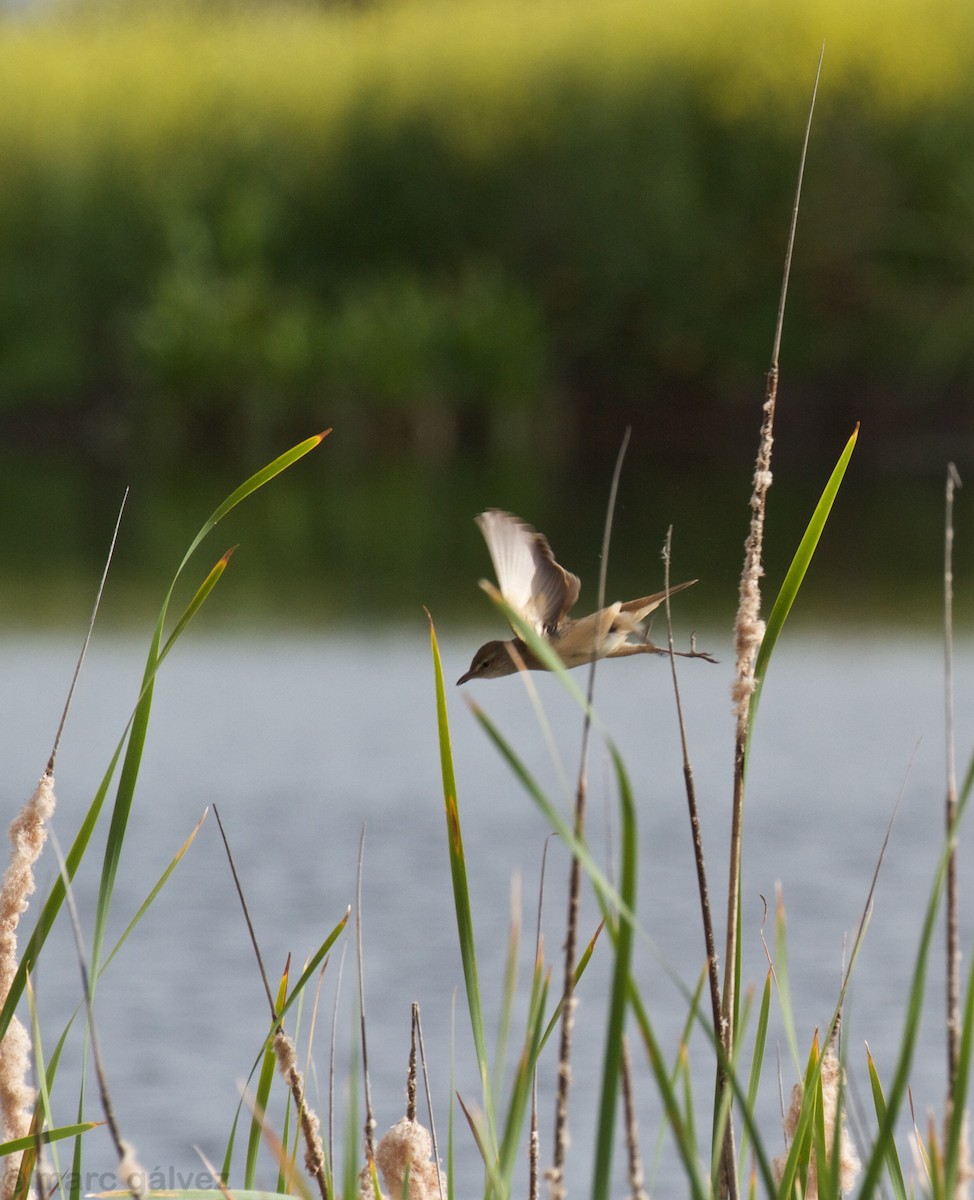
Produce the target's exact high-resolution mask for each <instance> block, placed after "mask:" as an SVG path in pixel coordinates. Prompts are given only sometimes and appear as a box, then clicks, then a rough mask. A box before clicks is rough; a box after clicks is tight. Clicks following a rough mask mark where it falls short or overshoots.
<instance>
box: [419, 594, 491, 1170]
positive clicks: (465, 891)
mask: <svg viewBox="0 0 974 1200" xmlns="http://www.w3.org/2000/svg"><path fill="white" fill-rule="evenodd" d="M427 615H428V614H427ZM430 646H431V649H432V654H433V673H434V677H435V682H436V725H437V731H438V733H439V743H440V771H441V775H442V779H443V805H444V808H445V811H446V827H447V829H446V832H447V846H448V850H449V856H450V874H451V876H452V879H453V907H454V912H455V914H456V919H457V934H458V936H459V940H460V961H461V963H462V966H463V979H464V985H465V990H466V993H467V1008H468V1010H469V1013H470V1029H471V1033H472V1035H473V1042H474V1052H475V1054H476V1056H477V1065H478V1068H479V1071H480V1085H481V1092H482V1095H483V1101H482V1102H483V1105H484V1112H485V1115H486V1118H487V1135H488V1137H489V1139H490V1146H489V1147H488V1153H489V1154H490V1155H491V1156H493V1157H494V1158H496V1154H497V1135H496V1132H495V1129H496V1127H495V1124H494V1105H493V1099H492V1096H491V1090H490V1061H489V1058H488V1055H487V1038H486V1035H485V1032H484V1016H483V1005H482V1003H481V997H480V982H479V979H478V975H477V951H476V947H475V945H474V932H473V913H472V911H471V907H470V889H469V888H468V886H467V863H466V857H465V855H464V852H463V837H462V834H461V830H460V808H459V803H458V799H457V783H456V776H455V775H454V771H453V752H452V749H451V745H450V723H449V718H448V716H447V710H446V689H445V688H444V686H443V664H442V662H441V660H440V648H439V645H438V643H437V640H436V630H435V629H434V627H433V619H432V617H430Z"/></svg>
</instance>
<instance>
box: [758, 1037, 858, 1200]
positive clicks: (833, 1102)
mask: <svg viewBox="0 0 974 1200" xmlns="http://www.w3.org/2000/svg"><path fill="white" fill-rule="evenodd" d="M821 1079H822V1114H823V1117H824V1124H825V1156H826V1161H828V1160H830V1158H831V1154H832V1147H833V1146H834V1145H835V1118H836V1114H837V1113H838V1111H839V1098H840V1095H841V1092H842V1085H843V1083H844V1076H843V1071H842V1067H841V1066H840V1065H839V1060H838V1059H837V1058H836V1057H835V1053H834V1052H833V1051H832V1049H831V1048H829V1049H828V1050H826V1051H825V1054H824V1055H823V1056H822V1074H821ZM803 1098H804V1097H803V1093H802V1088H801V1084H798V1083H796V1084H795V1086H794V1087H793V1088H792V1089H791V1104H790V1105H789V1106H788V1112H787V1113H786V1114H785V1122H784V1125H785V1133H786V1134H787V1135H788V1137H789V1138H794V1136H795V1130H796V1129H797V1128H798V1121H799V1118H800V1117H801V1111H802V1100H803ZM787 1159H788V1153H787V1151H786V1152H785V1153H784V1154H780V1155H779V1156H778V1157H777V1158H776V1159H774V1160H773V1162H772V1163H771V1167H772V1170H773V1171H774V1176H775V1179H776V1180H777V1181H778V1182H779V1183H780V1182H781V1177H782V1174H783V1173H784V1169H785V1163H786V1161H787ZM861 1167H862V1164H861V1163H860V1162H859V1156H858V1154H857V1153H856V1148H855V1146H854V1145H853V1143H852V1138H850V1137H849V1133H848V1131H847V1130H846V1124H845V1113H844V1112H843V1113H842V1123H841V1125H840V1128H839V1191H840V1193H842V1194H843V1195H844V1194H845V1193H846V1192H850V1191H851V1190H852V1188H853V1186H854V1185H855V1182H856V1178H857V1176H858V1175H859V1171H860V1170H861ZM805 1200H818V1179H817V1178H816V1175H815V1159H814V1156H813V1157H812V1159H811V1161H810V1163H809V1166H808V1182H807V1185H806V1188H805Z"/></svg>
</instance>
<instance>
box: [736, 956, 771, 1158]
mask: <svg viewBox="0 0 974 1200" xmlns="http://www.w3.org/2000/svg"><path fill="white" fill-rule="evenodd" d="M771 976H772V973H771V971H770V969H769V971H768V973H767V975H766V976H765V978H764V990H763V991H762V993H761V1008H760V1009H759V1011H758V1024H757V1029H756V1030H755V1032H754V1049H753V1051H752V1053H751V1072H750V1075H749V1076H748V1081H747V1100H746V1104H747V1110H748V1112H754V1110H755V1105H756V1103H757V1098H758V1086H759V1084H760V1082H761V1071H762V1069H763V1067H764V1050H765V1046H766V1045H767V1040H768V1023H769V1021H770V1016H771V992H772V986H771ZM738 1045H740V1042H738ZM747 1143H748V1131H747V1128H746V1127H745V1128H744V1130H743V1132H742V1133H741V1148H740V1152H739V1155H738V1162H739V1163H740V1164H743V1163H744V1161H745V1159H746V1157H747Z"/></svg>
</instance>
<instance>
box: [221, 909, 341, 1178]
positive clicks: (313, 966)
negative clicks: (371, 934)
mask: <svg viewBox="0 0 974 1200" xmlns="http://www.w3.org/2000/svg"><path fill="white" fill-rule="evenodd" d="M349 912H350V910H349V909H346V910H345V915H344V916H343V917H342V919H341V920H340V921H339V922H338V924H337V925H336V926H335V927H334V929H332V931H331V933H330V934H329V935H328V937H326V938H325V940H324V941H323V942H322V943H321V945H320V946H319V947H318V949H317V950H316V951H315V953H314V954H313V955H312V956H311V958H310V959H309V960H308V964H307V966H306V967H305V968H304V970H303V971H302V972H301V974H300V976H299V977H298V980H297V982H296V983H295V985H294V987H293V988H292V990H291V994H290V995H289V996H288V997H287V999H286V1000H285V1001H284V1003H283V1005H282V1006H281V1009H280V1012H279V1013H278V1014H277V1021H272V1022H271V1024H270V1027H269V1028H268V1031H267V1035H266V1037H265V1040H264V1042H263V1044H262V1046H261V1050H260V1051H259V1053H258V1054H257V1056H256V1058H255V1059H254V1061H253V1064H252V1065H251V1068H250V1073H249V1074H248V1076H247V1084H248V1085H249V1084H250V1081H251V1080H252V1079H253V1077H254V1075H255V1074H256V1072H257V1070H258V1068H259V1067H260V1066H261V1063H262V1062H263V1058H264V1047H266V1046H267V1045H268V1044H269V1042H270V1040H271V1039H272V1038H273V1037H274V1033H275V1031H276V1029H277V1025H278V1023H279V1022H280V1021H283V1019H284V1017H285V1015H286V1013H287V1012H288V1010H289V1009H290V1007H291V1005H292V1004H293V1003H294V1002H295V1000H297V998H298V997H299V996H300V995H301V994H302V993H303V991H304V989H305V988H306V987H307V985H308V982H309V981H310V980H311V979H312V977H313V976H314V974H315V972H316V971H317V969H318V966H319V965H320V964H321V962H322V960H323V959H324V957H325V955H326V954H327V953H328V951H329V950H330V949H331V948H332V946H333V945H334V943H335V941H336V940H337V938H338V936H339V935H340V934H341V933H342V932H343V930H344V929H345V927H346V926H347V924H348V918H349ZM244 1103H245V1100H244V1098H243V1097H241V1098H240V1100H239V1101H238V1102H237V1111H236V1112H235V1113H234V1117H233V1121H232V1122H231V1125H230V1133H229V1136H228V1138H227V1147H226V1151H225V1152H224V1156H223V1168H222V1173H221V1176H220V1177H221V1179H224V1180H229V1178H230V1170H231V1167H232V1165H233V1147H234V1142H235V1141H236V1134H237V1125H238V1123H239V1121H240V1117H241V1114H242V1112H243V1108H244Z"/></svg>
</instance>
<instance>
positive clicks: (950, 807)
mask: <svg viewBox="0 0 974 1200" xmlns="http://www.w3.org/2000/svg"><path fill="white" fill-rule="evenodd" d="M958 487H960V476H959V475H958V474H957V468H956V467H955V466H954V464H953V463H950V464H949V465H948V467H947V490H946V504H945V520H944V707H945V727H946V743H947V744H946V757H947V802H946V821H947V838H948V843H949V845H950V853H949V857H948V859H947V1103H946V1121H947V1125H948V1127H949V1124H950V1120H951V1115H952V1110H953V1097H954V1083H955V1081H956V1079H957V1066H958V1056H959V1041H960V969H959V968H960V942H959V938H958V931H957V853H956V846H955V845H954V840H953V839H954V824H955V822H956V820H957V772H956V768H955V765H954V491H955V490H956V489H957V488H958Z"/></svg>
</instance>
